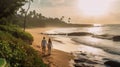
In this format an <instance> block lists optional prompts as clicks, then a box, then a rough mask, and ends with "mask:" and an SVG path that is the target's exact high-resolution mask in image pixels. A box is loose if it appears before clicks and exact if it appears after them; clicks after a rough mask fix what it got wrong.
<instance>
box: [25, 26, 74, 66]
mask: <svg viewBox="0 0 120 67" xmlns="http://www.w3.org/2000/svg"><path fill="white" fill-rule="evenodd" d="M51 29H54V28H50V27H47V28H32V29H27V30H26V31H27V32H29V33H31V34H32V36H33V37H34V42H33V45H32V47H33V48H34V49H36V50H37V51H39V52H40V53H41V47H40V44H41V40H42V38H43V36H45V37H46V39H48V38H49V37H48V36H47V35H41V34H40V33H42V32H45V31H48V30H51ZM72 58H73V56H72V55H71V54H69V53H66V52H63V51H60V50H56V49H52V54H51V55H50V56H46V57H43V60H44V62H45V63H47V64H49V66H50V67H70V63H69V62H70V60H71V59H72Z"/></svg>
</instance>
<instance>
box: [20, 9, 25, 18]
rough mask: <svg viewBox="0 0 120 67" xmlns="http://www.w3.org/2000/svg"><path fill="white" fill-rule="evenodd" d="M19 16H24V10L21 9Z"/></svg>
mask: <svg viewBox="0 0 120 67" xmlns="http://www.w3.org/2000/svg"><path fill="white" fill-rule="evenodd" d="M20 14H21V16H24V14H25V9H23V8H21V10H20Z"/></svg>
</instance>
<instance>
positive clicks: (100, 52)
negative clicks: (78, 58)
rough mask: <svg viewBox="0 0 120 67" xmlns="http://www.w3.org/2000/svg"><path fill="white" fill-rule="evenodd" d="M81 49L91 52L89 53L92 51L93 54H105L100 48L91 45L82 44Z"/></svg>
mask: <svg viewBox="0 0 120 67" xmlns="http://www.w3.org/2000/svg"><path fill="white" fill-rule="evenodd" d="M79 50H80V51H85V52H89V53H92V54H96V55H99V54H103V51H102V50H99V49H97V48H94V47H89V46H80V49H79Z"/></svg>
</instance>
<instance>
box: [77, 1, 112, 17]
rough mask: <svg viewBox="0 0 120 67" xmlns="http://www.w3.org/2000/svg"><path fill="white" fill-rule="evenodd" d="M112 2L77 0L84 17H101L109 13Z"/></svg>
mask: <svg viewBox="0 0 120 67" xmlns="http://www.w3.org/2000/svg"><path fill="white" fill-rule="evenodd" d="M112 1H113V0H79V8H80V10H81V11H82V13H83V14H84V15H87V16H101V15H105V14H107V13H108V11H109V7H110V6H111V3H112Z"/></svg>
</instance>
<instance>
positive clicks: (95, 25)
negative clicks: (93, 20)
mask: <svg viewBox="0 0 120 67" xmlns="http://www.w3.org/2000/svg"><path fill="white" fill-rule="evenodd" d="M93 26H94V27H100V26H102V25H101V24H93Z"/></svg>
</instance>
